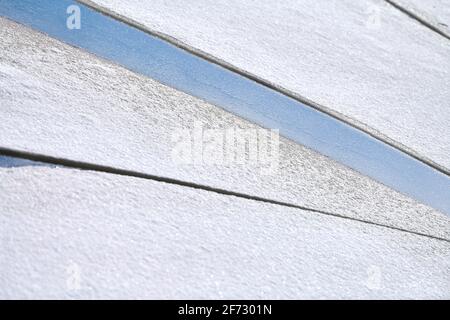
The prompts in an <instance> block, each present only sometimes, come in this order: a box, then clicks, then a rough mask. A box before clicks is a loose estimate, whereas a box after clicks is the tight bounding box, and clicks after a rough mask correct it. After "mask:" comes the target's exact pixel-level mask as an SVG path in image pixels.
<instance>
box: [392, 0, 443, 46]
mask: <svg viewBox="0 0 450 320" xmlns="http://www.w3.org/2000/svg"><path fill="white" fill-rule="evenodd" d="M392 1H393V2H395V3H396V4H398V5H400V6H402V7H403V8H405V9H407V10H408V11H410V12H412V13H414V14H417V15H418V16H419V17H421V18H422V19H424V20H425V21H427V22H428V23H430V24H432V25H433V26H435V27H436V28H438V29H439V30H441V31H442V32H444V33H445V34H446V35H447V36H449V37H450V1H449V0H425V1H424V0H392Z"/></svg>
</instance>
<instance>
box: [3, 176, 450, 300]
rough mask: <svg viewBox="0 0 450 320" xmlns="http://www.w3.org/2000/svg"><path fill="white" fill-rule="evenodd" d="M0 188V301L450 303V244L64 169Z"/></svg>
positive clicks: (9, 180)
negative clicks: (381, 300) (382, 300)
mask: <svg viewBox="0 0 450 320" xmlns="http://www.w3.org/2000/svg"><path fill="white" fill-rule="evenodd" d="M0 190H1V192H0V298H27V299H30V298H33V299H37V298H57V299H61V298H104V299H106V298H127V299H128V298H155V299H162V298H165V299H167V298H172V299H202V298H209V299H213V298H225V299H226V298H228V299H231V298H232V299H257V298H266V299H278V298H286V299H289V298H396V299H401V298H430V299H431V298H437V299H448V298H450V278H449V277H450V273H449V272H448V271H449V268H450V245H449V243H448V242H447V241H442V240H435V239H430V238H427V237H424V236H418V235H414V234H410V233H407V232H399V231H397V230H392V229H389V228H385V227H380V226H374V225H369V224H363V223H360V222H357V221H351V220H348V219H342V218H336V217H329V216H325V215H322V214H314V213H311V212H308V211H303V210H300V209H292V208H287V207H283V206H277V205H271V204H264V203H261V202H257V201H252V200H245V199H242V198H236V197H230V196H224V195H220V194H216V193H211V192H207V191H202V190H196V189H190V188H186V187H181V186H177V185H171V184H166V183H161V182H155V181H152V180H145V179H137V178H131V177H125V176H117V175H110V174H105V173H96V172H89V171H79V170H73V169H66V168H62V167H57V168H46V167H20V168H0ZM5 191H8V192H5ZM25 199H26V201H25ZM62 199H64V201H62Z"/></svg>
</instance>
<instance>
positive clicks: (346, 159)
mask: <svg viewBox="0 0 450 320" xmlns="http://www.w3.org/2000/svg"><path fill="white" fill-rule="evenodd" d="M73 4H76V5H78V6H80V8H81V29H80V30H69V29H68V28H67V27H66V19H67V17H68V14H67V13H66V9H67V7H68V6H69V5H73ZM0 15H3V16H5V17H8V18H10V19H12V20H15V21H17V22H20V23H22V24H25V25H28V26H30V27H32V28H34V29H37V30H40V31H42V32H45V33H47V34H49V35H50V36H52V37H55V38H57V39H59V40H62V41H64V42H66V43H69V44H71V45H75V46H78V47H80V48H83V49H85V50H87V51H89V52H92V53H94V54H97V55H98V56H101V57H103V58H106V59H108V60H111V61H114V62H116V63H118V64H120V65H123V66H125V67H126V68H128V69H130V70H132V71H135V72H138V73H140V74H143V75H146V76H148V77H150V78H153V79H156V80H158V81H160V82H162V83H164V84H166V85H168V86H171V87H174V88H176V89H179V90H181V91H184V92H186V93H189V94H191V95H193V96H196V97H199V98H202V99H204V100H206V101H208V102H211V103H213V104H216V105H218V106H220V107H222V108H223V109H225V110H227V111H229V112H232V113H234V114H236V115H238V116H241V117H243V118H245V119H248V120H250V121H252V122H254V123H257V124H259V125H261V126H263V127H266V128H274V129H279V130H280V133H281V134H282V135H283V136H285V137H287V138H290V139H291V140H293V141H295V142H297V143H300V144H302V145H305V146H307V147H309V148H311V149H314V150H316V151H318V152H320V153H322V154H324V155H326V156H328V157H330V158H332V159H335V160H337V161H338V162H341V163H343V164H345V165H347V166H348V167H350V168H353V169H355V170H356V171H358V172H361V173H362V174H364V175H367V176H369V177H371V178H373V179H375V180H377V181H379V182H381V183H383V184H385V185H387V186H389V187H392V188H393V189H395V190H398V191H400V192H402V193H404V194H407V195H409V196H411V197H412V198H415V199H417V200H418V201H420V202H423V203H425V204H428V205H430V206H432V207H434V208H436V209H439V210H441V211H443V212H445V213H447V214H449V215H450V177H448V176H446V175H445V174H443V173H441V172H439V171H437V170H435V169H433V168H432V167H430V166H428V165H426V164H424V163H422V162H420V161H418V160H416V159H414V158H413V157H411V156H409V155H407V154H405V153H403V152H401V151H399V150H397V149H395V148H393V147H391V146H389V145H387V144H385V143H383V142H381V141H379V140H377V139H375V138H373V137H371V136H369V135H368V134H366V133H364V132H362V131H360V130H358V129H355V128H353V127H351V126H350V125H347V124H345V123H343V122H341V121H339V120H337V119H335V118H333V117H331V116H328V115H326V114H324V113H322V112H319V111H317V110H315V109H313V108H311V107H309V106H307V105H305V104H302V103H300V102H298V101H296V100H294V99H291V98H289V97H287V96H285V95H282V94H280V93H278V92H276V91H274V90H271V89H269V88H267V87H265V86H262V85H260V84H258V83H256V82H254V81H252V80H249V79H247V78H245V77H243V76H241V75H239V74H236V73H233V72H231V71H229V70H227V69H224V68H222V67H220V66H218V65H216V64H213V63H211V62H209V61H206V60H204V59H202V58H199V57H197V56H195V55H193V54H191V53H189V52H186V51H184V50H182V49H180V48H177V47H176V46H174V45H171V44H170V43H168V42H166V41H163V40H161V39H159V38H157V37H154V36H151V35H149V34H147V33H145V32H143V31H140V30H138V29H135V28H133V27H131V26H129V25H127V24H125V23H122V22H120V21H117V20H115V19H113V18H111V17H108V16H105V15H103V14H101V13H99V12H97V11H95V10H93V9H91V8H88V7H86V6H84V5H82V4H80V3H77V2H76V1H72V0H58V1H55V0H41V1H35V0H21V1H18V0H0Z"/></svg>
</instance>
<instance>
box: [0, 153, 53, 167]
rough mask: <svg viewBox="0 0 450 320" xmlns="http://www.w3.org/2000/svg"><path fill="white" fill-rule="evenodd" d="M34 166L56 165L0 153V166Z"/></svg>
mask: <svg viewBox="0 0 450 320" xmlns="http://www.w3.org/2000/svg"><path fill="white" fill-rule="evenodd" d="M36 166H38V167H41V166H44V167H56V165H52V164H48V163H43V162H37V161H32V160H27V159H22V158H15V157H8V156H2V155H0V168H18V167H36Z"/></svg>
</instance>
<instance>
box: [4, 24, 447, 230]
mask: <svg viewBox="0 0 450 320" xmlns="http://www.w3.org/2000/svg"><path fill="white" fill-rule="evenodd" d="M0 25H1V28H0V51H1V52H2V54H1V56H0V105H1V108H0V117H1V119H2V121H1V123H0V128H1V130H0V146H2V147H5V148H12V149H17V150H24V151H30V152H36V153H40V154H44V155H49V156H54V157H61V158H66V159H71V160H79V161H85V162H90V163H94V164H102V165H109V166H113V167H116V168H122V169H129V170H135V171H139V172H144V173H148V174H154V175H158V176H164V177H170V178H174V179H180V180H185V181H191V182H196V183H200V184H204V185H208V186H213V187H217V188H221V189H226V190H232V191H237V192H243V193H247V194H250V195H255V196H261V197H266V198H269V199H273V200H278V201H285V202H289V203H292V204H296V205H301V206H306V207H309V208H314V209H318V210H324V211H328V212H330V213H332V214H339V215H342V216H346V217H352V218H357V219H361V220H365V221H370V222H375V223H379V224H383V225H388V226H392V227H396V228H402V229H407V230H410V231H414V232H420V233H425V234H427V235H432V236H437V237H443V238H446V239H450V219H448V217H446V216H444V215H443V214H441V213H440V212H437V211H435V210H433V209H431V208H429V207H427V206H425V205H422V204H419V203H417V202H416V201H414V200H412V199H410V198H408V197H406V196H403V195H402V194H400V193H398V192H395V191H393V190H391V189H389V188H387V187H385V186H383V185H382V184H379V183H376V182H374V181H373V180H371V179H369V178H367V177H365V176H363V175H361V174H359V173H356V172H354V171H352V170H350V169H348V168H346V167H344V166H342V165H340V164H338V163H336V162H335V161H332V160H330V159H328V158H326V157H324V156H322V155H320V154H318V153H316V152H312V151H311V150H309V149H306V148H304V147H303V146H301V145H298V144H295V143H292V142H291V141H289V140H287V139H283V138H281V140H280V150H279V169H278V171H276V172H274V173H273V174H268V175H264V174H263V172H262V171H261V170H260V169H261V167H259V166H248V165H243V166H242V165H227V166H225V165H212V164H211V165H206V164H205V163H204V162H203V163H200V164H183V165H181V164H179V163H177V162H175V161H174V158H173V156H172V155H173V150H174V149H175V147H176V145H177V142H176V141H175V140H173V134H174V132H176V130H178V129H180V128H192V126H193V125H194V123H195V122H196V121H197V122H199V123H200V124H201V125H204V126H205V127H206V128H226V129H229V128H231V129H233V128H236V127H238V128H256V126H254V125H252V124H251V123H249V122H247V121H244V120H242V119H240V118H238V117H236V116H233V115H232V114H230V113H227V112H225V111H223V110H222V109H220V108H217V107H215V106H213V105H210V104H208V103H205V102H204V101H202V100H199V99H196V98H193V97H191V96H189V95H187V94H184V93H181V92H179V91H176V90H174V89H172V88H169V87H166V86H163V85H161V84H159V83H157V82H155V81H153V80H151V79H148V78H146V77H143V76H140V75H136V74H134V73H132V72H129V71H127V70H125V69H123V68H121V67H118V66H116V65H114V64H111V63H109V62H106V61H103V60H101V59H98V58H96V57H94V56H93V55H90V54H87V53H85V52H83V51H81V50H78V49H75V48H73V47H70V46H68V45H65V44H62V43H61V42H59V41H56V40H54V39H51V38H49V37H47V36H44V35H42V34H41V33H38V32H35V31H32V30H30V29H28V28H26V27H23V26H20V25H18V24H16V23H13V22H10V21H8V20H5V19H0ZM5 192H6V193H9V192H8V190H6V191H5ZM17 196H20V195H17ZM23 196H24V195H23ZM23 196H22V197H23ZM232 201H233V200H230V202H232Z"/></svg>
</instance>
